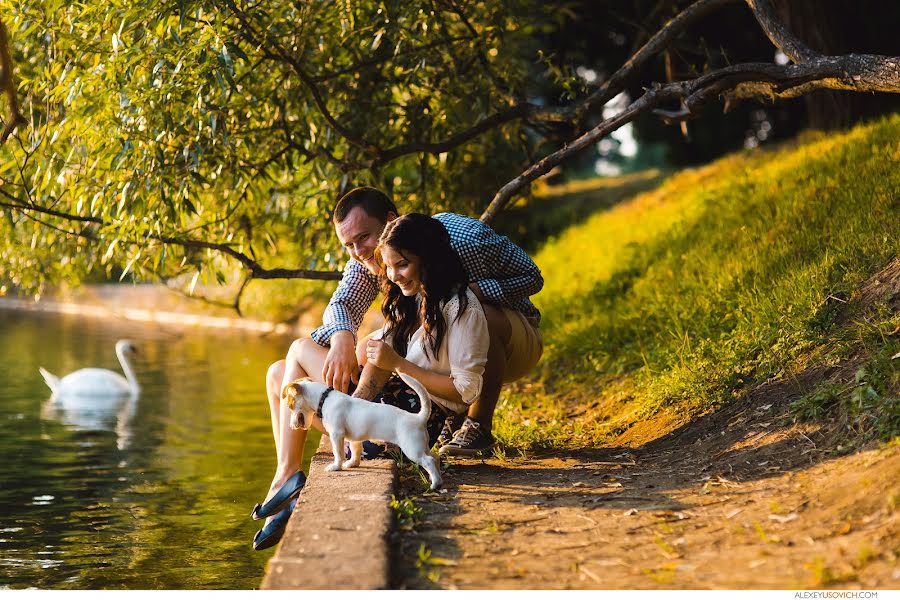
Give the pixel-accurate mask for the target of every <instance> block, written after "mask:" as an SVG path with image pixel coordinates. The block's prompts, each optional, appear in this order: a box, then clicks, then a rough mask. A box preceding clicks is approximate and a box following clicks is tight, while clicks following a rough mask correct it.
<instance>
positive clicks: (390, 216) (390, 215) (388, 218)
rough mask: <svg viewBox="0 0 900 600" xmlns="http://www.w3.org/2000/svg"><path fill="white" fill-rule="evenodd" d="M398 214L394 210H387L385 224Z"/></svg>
mask: <svg viewBox="0 0 900 600" xmlns="http://www.w3.org/2000/svg"><path fill="white" fill-rule="evenodd" d="M398 216H400V215H398V214H397V213H395V212H394V211H391V212H389V213H388V214H387V221H385V224H387V223H390V222H391V221H393V220H394V219H396V218H397V217H398Z"/></svg>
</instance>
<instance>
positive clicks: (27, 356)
mask: <svg viewBox="0 0 900 600" xmlns="http://www.w3.org/2000/svg"><path fill="white" fill-rule="evenodd" d="M124 327H125V325H121V324H115V323H100V322H98V321H79V320H77V319H74V318H72V317H51V316H47V315H23V314H18V313H10V312H6V311H2V310H0V383H2V385H0V457H2V460H0V589H2V588H4V587H12V588H25V587H38V588H79V589H84V588H103V589H120V588H128V589H159V588H162V589H198V588H201V589H246V588H254V587H257V586H258V585H259V583H260V581H261V579H262V575H263V571H264V567H265V561H266V560H267V559H268V558H269V557H270V556H271V551H268V552H253V550H251V548H250V545H251V540H252V538H253V534H254V533H255V531H256V529H257V528H258V523H255V522H253V521H252V520H250V519H249V517H248V515H249V512H250V509H251V507H252V506H253V505H254V503H256V502H258V501H259V500H260V499H261V498H262V496H263V495H264V494H265V490H266V489H267V488H268V484H269V482H270V480H271V476H272V473H273V472H274V469H275V457H274V451H273V444H272V427H271V424H270V422H269V414H268V404H267V402H266V399H265V394H264V378H265V370H266V367H267V366H268V364H269V363H271V362H272V361H274V360H277V359H278V358H281V357H282V356H283V354H284V352H285V351H286V349H287V346H288V343H289V340H285V339H264V338H258V337H255V336H250V335H230V336H229V335H222V334H213V333H205V332H202V331H196V330H195V331H185V332H181V331H177V330H161V329H159V328H156V327H147V328H143V329H139V328H136V327H135V326H134V325H133V324H127V327H128V331H124V330H123V329H124ZM123 334H126V335H128V336H129V337H130V338H132V339H133V340H134V341H135V342H136V343H137V344H138V345H139V346H140V351H141V355H140V358H139V360H138V361H136V362H135V365H134V366H135V370H136V372H137V373H136V374H137V376H138V378H139V380H140V382H141V384H142V388H143V389H142V391H141V395H140V398H139V399H137V398H131V397H126V398H124V399H122V398H114V399H111V398H108V399H104V400H103V401H102V402H100V401H98V400H97V399H96V398H94V399H92V400H91V401H90V402H89V403H86V402H83V403H77V402H75V403H70V402H68V401H64V402H60V401H58V399H56V398H50V399H48V398H47V392H48V389H47V387H46V385H45V383H44V381H42V379H41V376H40V374H39V373H38V366H39V364H41V363H43V364H45V365H47V366H49V367H51V368H52V370H53V371H54V372H55V373H69V372H72V371H74V370H77V369H79V368H82V367H84V366H85V365H97V366H100V367H108V368H111V369H116V368H117V367H118V365H117V364H116V363H115V358H114V357H112V356H111V355H112V353H111V352H110V348H111V347H112V346H113V345H114V344H115V341H116V340H117V339H118V338H119V337H120V336H122V335H123ZM47 339H53V340H55V343H54V344H53V345H52V346H51V345H48V344H46V343H45V341H46V340H47ZM311 437H312V436H311ZM310 443H315V440H312V439H311V440H310ZM309 454H310V449H309V446H308V447H307V456H309Z"/></svg>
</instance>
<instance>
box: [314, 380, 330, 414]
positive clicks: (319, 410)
mask: <svg viewBox="0 0 900 600" xmlns="http://www.w3.org/2000/svg"><path fill="white" fill-rule="evenodd" d="M333 391H334V388H333V387H330V388H328V389H327V390H325V391H324V392H322V395H321V396H320V397H319V406H318V408H316V416H317V417H319V419H321V418H322V409H323V408H325V398H327V397H328V394H330V393H331V392H333Z"/></svg>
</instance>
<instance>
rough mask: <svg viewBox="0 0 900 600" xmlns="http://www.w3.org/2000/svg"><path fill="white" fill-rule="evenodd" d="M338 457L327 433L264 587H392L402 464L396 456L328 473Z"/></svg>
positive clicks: (271, 562)
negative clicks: (391, 543)
mask: <svg viewBox="0 0 900 600" xmlns="http://www.w3.org/2000/svg"><path fill="white" fill-rule="evenodd" d="M333 460H334V459H333V456H332V454H331V441H330V440H329V439H328V436H327V435H323V436H322V441H321V442H320V444H319V450H318V451H317V452H316V455H315V456H314V457H313V459H312V462H311V464H310V467H309V478H308V479H307V482H306V486H305V487H304V488H303V491H302V492H301V493H300V497H299V500H298V501H297V507H296V508H295V509H294V514H293V515H292V516H291V520H290V521H289V522H288V525H287V529H286V530H285V533H284V537H283V538H282V540H281V543H280V544H279V546H278V549H277V550H276V551H275V556H273V557H272V558H271V559H270V560H269V564H268V566H267V568H266V575H265V578H264V579H263V582H262V589H266V590H298V589H357V590H364V589H387V588H388V586H389V581H390V580H389V577H390V570H389V568H390V564H389V558H390V557H389V552H388V550H389V549H388V537H387V536H388V533H390V530H391V527H392V524H393V519H394V515H393V511H392V510H391V507H390V501H391V494H392V493H393V492H394V487H395V483H396V480H397V466H396V464H395V463H394V461H392V460H387V459H378V460H367V461H363V462H362V464H361V465H360V466H359V467H357V468H355V469H350V470H349V471H339V472H336V473H326V472H325V471H324V469H325V466H326V465H327V464H329V463H331V462H332V461H333Z"/></svg>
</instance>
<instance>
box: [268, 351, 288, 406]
mask: <svg viewBox="0 0 900 600" xmlns="http://www.w3.org/2000/svg"><path fill="white" fill-rule="evenodd" d="M283 379H284V361H283V360H278V361H275V362H273V363H272V364H271V365H269V370H268V371H266V390H268V392H269V394H268V396H269V398H270V399H274V400H275V401H277V400H278V398H279V397H280V396H281V382H282V380H283Z"/></svg>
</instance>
